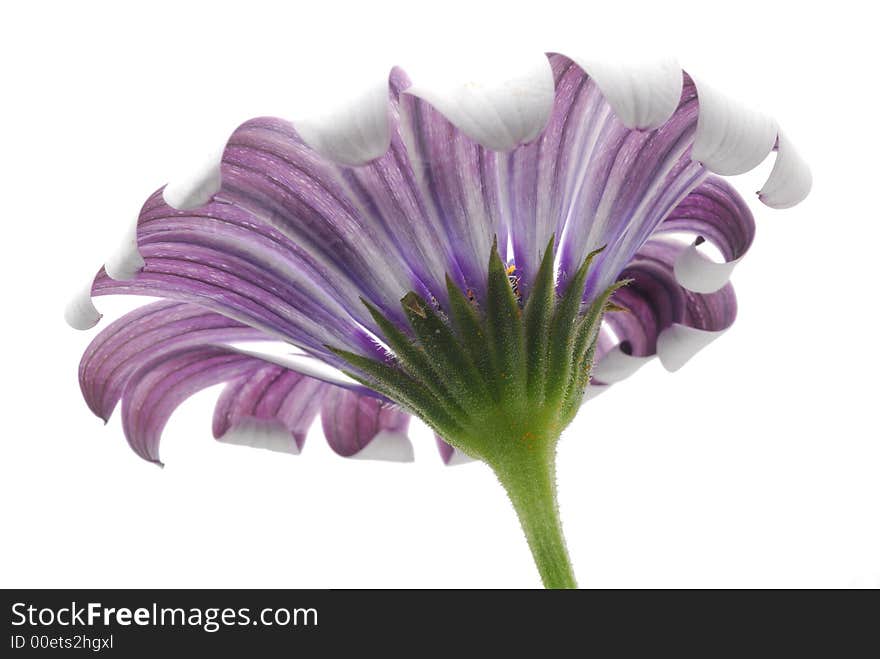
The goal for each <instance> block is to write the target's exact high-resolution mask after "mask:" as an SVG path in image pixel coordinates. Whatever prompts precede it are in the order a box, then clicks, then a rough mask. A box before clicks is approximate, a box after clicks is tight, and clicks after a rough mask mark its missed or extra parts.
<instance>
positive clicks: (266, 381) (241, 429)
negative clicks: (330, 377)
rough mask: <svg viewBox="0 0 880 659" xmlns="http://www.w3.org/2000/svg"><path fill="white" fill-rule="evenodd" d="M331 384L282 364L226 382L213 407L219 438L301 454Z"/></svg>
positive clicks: (235, 442) (214, 425)
mask: <svg viewBox="0 0 880 659" xmlns="http://www.w3.org/2000/svg"><path fill="white" fill-rule="evenodd" d="M328 389H329V385H326V384H324V383H322V382H320V381H318V380H315V379H313V378H310V377H306V376H304V375H302V374H300V373H296V372H294V371H290V370H288V369H285V368H283V367H281V366H275V365H266V366H262V367H260V368H259V369H257V370H255V371H253V372H251V373H248V374H247V375H245V376H244V377H241V378H239V379H237V380H235V381H233V382H230V383H229V384H228V385H226V388H225V389H224V390H223V393H222V394H221V395H220V398H219V399H218V401H217V405H216V406H215V408H214V424H213V431H214V437H215V438H216V439H218V440H220V441H223V442H227V443H230V444H241V445H246V446H255V447H258V448H266V449H270V450H276V451H282V452H287V453H299V452H300V450H301V449H302V446H303V443H304V442H305V439H306V433H307V432H308V430H309V426H311V423H312V421H313V420H314V419H315V417H316V416H317V414H318V410H319V409H320V407H321V399H322V397H323V396H324V394H325V392H326V391H327V390H328ZM279 431H281V432H279Z"/></svg>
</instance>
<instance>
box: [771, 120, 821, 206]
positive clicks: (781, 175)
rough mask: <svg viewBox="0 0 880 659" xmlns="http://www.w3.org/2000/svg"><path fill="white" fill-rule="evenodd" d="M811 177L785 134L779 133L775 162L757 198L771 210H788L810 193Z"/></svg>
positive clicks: (804, 162) (808, 169) (804, 163)
mask: <svg viewBox="0 0 880 659" xmlns="http://www.w3.org/2000/svg"><path fill="white" fill-rule="evenodd" d="M812 186H813V175H812V174H811V173H810V168H809V167H808V166H807V163H806V161H805V160H804V159H803V158H802V157H801V155H800V154H799V153H798V152H797V149H795V147H794V145H793V144H792V143H791V141H790V140H789V139H788V137H787V136H786V134H785V133H783V132H780V133H779V140H778V142H777V145H776V162H775V163H774V164H773V169H772V170H771V171H770V176H769V177H768V179H767V182H766V183H764V187H763V188H761V191H760V192H759V193H758V198H759V199H760V200H761V201H762V202H764V203H765V204H766V205H768V206H770V207H771V208H790V207H792V206H794V205H795V204H799V203H800V202H802V201H803V200H804V199H806V197H807V195H808V194H809V193H810V188H812Z"/></svg>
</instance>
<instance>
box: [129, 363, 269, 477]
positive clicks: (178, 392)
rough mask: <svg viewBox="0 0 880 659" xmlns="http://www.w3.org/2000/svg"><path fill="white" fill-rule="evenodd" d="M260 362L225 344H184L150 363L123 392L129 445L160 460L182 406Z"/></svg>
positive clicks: (145, 454) (136, 373) (250, 370)
mask: <svg viewBox="0 0 880 659" xmlns="http://www.w3.org/2000/svg"><path fill="white" fill-rule="evenodd" d="M261 364H262V362H260V361H259V360H257V359H254V358H253V357H249V356H247V355H242V354H240V353H237V352H235V351H232V350H230V349H228V348H223V347H220V346H202V347H197V348H184V349H182V350H178V351H175V352H171V353H167V354H164V355H162V356H160V357H158V358H156V359H154V360H152V361H149V362H147V363H146V364H144V365H143V366H141V367H140V368H139V369H138V370H137V371H135V372H134V373H133V374H132V375H131V377H129V379H128V381H127V383H126V385H125V389H124V391H123V394H122V427H123V429H124V431H125V437H126V439H127V440H128V443H129V445H130V446H131V448H132V449H133V450H134V452H135V453H137V454H138V455H139V456H141V457H142V458H144V459H145V460H149V461H150V462H155V463H157V464H161V462H160V460H159V438H160V436H161V434H162V429H163V428H164V427H165V423H166V422H167V421H168V419H169V418H170V416H171V414H172V412H174V410H175V409H176V408H177V407H178V405H180V404H181V403H182V402H183V401H184V400H186V399H187V398H189V397H190V396H192V395H193V394H195V393H196V392H198V391H201V390H202V389H205V388H206V387H210V386H212V385H215V384H219V383H221V382H226V381H228V380H233V379H237V378H240V377H242V376H243V375H245V374H247V373H250V372H252V371H253V370H255V369H256V368H258V367H260V365H261Z"/></svg>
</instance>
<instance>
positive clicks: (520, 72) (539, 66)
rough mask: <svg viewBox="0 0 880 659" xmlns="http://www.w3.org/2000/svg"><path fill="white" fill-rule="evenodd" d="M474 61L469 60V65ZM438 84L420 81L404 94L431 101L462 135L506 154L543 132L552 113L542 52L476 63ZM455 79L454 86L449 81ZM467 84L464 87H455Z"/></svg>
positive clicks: (550, 89)
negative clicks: (477, 69) (476, 68)
mask: <svg viewBox="0 0 880 659" xmlns="http://www.w3.org/2000/svg"><path fill="white" fill-rule="evenodd" d="M477 64H478V61H476V60H470V61H469V62H468V66H476V65H477ZM479 64H480V65H481V67H482V68H481V70H480V71H476V70H473V69H470V68H469V69H468V70H466V71H461V72H460V75H457V76H455V75H454V74H452V73H450V72H449V71H447V72H446V75H445V76H444V78H447V79H446V80H444V81H443V82H441V81H439V80H435V81H433V82H431V81H419V82H418V83H417V84H414V85H413V86H412V87H410V88H409V89H407V90H406V92H405V93H406V94H409V95H412V96H416V97H418V98H420V99H422V100H424V101H427V102H428V103H430V104H431V105H432V106H433V107H434V108H436V109H437V110H438V111H440V112H441V113H442V114H443V116H444V117H446V118H447V119H448V120H449V121H450V122H451V123H452V124H454V125H455V126H456V127H458V129H459V130H461V131H462V132H463V133H464V134H465V135H467V136H468V137H470V138H471V139H472V140H474V141H475V142H478V143H479V144H481V145H482V146H484V147H486V148H488V149H493V150H496V151H507V150H510V149H513V148H515V147H517V146H519V145H520V144H523V143H526V142H530V141H531V140H533V139H534V138H535V137H537V136H538V134H539V133H540V132H541V131H542V130H543V129H544V126H545V125H546V123H547V120H548V119H549V117H550V113H551V111H552V109H553V102H554V97H555V93H556V90H555V85H554V81H553V72H552V70H551V68H550V64H549V62H548V61H547V58H546V56H544V55H543V54H541V53H537V52H536V53H534V56H532V55H524V56H522V57H519V58H507V59H504V61H500V60H499V61H495V60H493V61H492V62H488V61H482V62H479ZM453 80H455V81H456V82H452V81H453ZM461 80H466V81H467V82H465V83H464V84H458V83H459V82H460V81H461Z"/></svg>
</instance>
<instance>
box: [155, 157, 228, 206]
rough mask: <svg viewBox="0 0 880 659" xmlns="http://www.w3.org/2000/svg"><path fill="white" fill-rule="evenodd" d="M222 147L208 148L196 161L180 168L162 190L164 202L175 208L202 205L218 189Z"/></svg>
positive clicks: (209, 199) (211, 197)
mask: <svg viewBox="0 0 880 659" xmlns="http://www.w3.org/2000/svg"><path fill="white" fill-rule="evenodd" d="M222 155H223V149H220V148H217V149H214V150H209V151H208V152H207V153H205V154H203V155H202V157H201V158H200V160H199V161H198V162H196V163H191V164H190V166H189V167H186V168H184V169H182V171H181V173H180V174H179V175H178V176H175V177H174V178H172V179H171V181H169V183H168V185H166V186H165V188H164V189H163V190H162V197H163V199H164V200H165V203H166V204H168V205H169V206H171V208H174V209H176V210H194V209H196V208H200V207H201V206H204V205H205V204H207V203H208V202H210V201H211V199H213V198H214V195H215V194H217V192H218V191H219V190H220V183H221V171H220V161H221V158H222Z"/></svg>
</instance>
